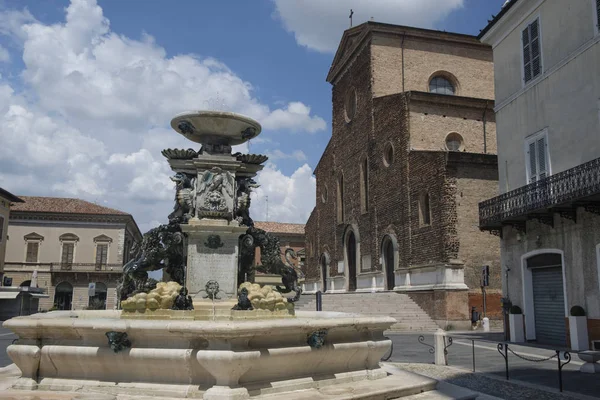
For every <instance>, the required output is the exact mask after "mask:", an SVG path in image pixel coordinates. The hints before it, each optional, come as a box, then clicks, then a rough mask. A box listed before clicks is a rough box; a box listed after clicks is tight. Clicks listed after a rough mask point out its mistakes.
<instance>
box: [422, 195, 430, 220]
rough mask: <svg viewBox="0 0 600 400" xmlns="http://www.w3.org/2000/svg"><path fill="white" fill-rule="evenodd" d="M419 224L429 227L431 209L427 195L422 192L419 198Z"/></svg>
mask: <svg viewBox="0 0 600 400" xmlns="http://www.w3.org/2000/svg"><path fill="white" fill-rule="evenodd" d="M419 224H420V225H431V207H430V204H429V193H427V192H424V193H422V194H421V196H419Z"/></svg>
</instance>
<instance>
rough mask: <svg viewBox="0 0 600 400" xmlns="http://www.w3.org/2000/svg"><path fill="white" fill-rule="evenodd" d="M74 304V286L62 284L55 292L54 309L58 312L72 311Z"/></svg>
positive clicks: (67, 283)
mask: <svg viewBox="0 0 600 400" xmlns="http://www.w3.org/2000/svg"><path fill="white" fill-rule="evenodd" d="M72 302H73V286H72V285H71V284H70V283H69V282H61V283H59V284H58V286H56V289H55V290H54V307H56V309H58V310H70V309H71V303H72Z"/></svg>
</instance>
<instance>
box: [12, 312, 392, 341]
mask: <svg viewBox="0 0 600 400" xmlns="http://www.w3.org/2000/svg"><path fill="white" fill-rule="evenodd" d="M90 313H102V314H103V315H104V316H103V317H99V318H90V317H88V316H89V314H90ZM120 313H121V311H119V310H106V311H91V310H75V311H52V312H48V313H38V314H33V315H29V316H22V317H15V318H12V319H9V320H7V321H5V322H4V324H3V326H4V327H5V328H8V329H10V330H11V331H13V332H15V333H16V334H17V335H19V336H20V337H21V338H26V337H29V338H31V337H39V336H40V335H38V333H40V334H41V333H43V335H42V336H44V337H52V336H55V335H54V334H53V333H55V334H56V336H61V331H62V329H74V330H77V331H78V332H80V333H81V332H82V331H90V332H98V331H100V330H101V331H104V330H105V331H107V332H108V331H120V332H130V333H134V332H144V331H146V332H153V333H155V334H171V335H173V334H175V335H176V334H194V335H202V336H204V337H228V338H234V337H242V336H255V335H260V334H266V333H269V334H272V333H273V331H277V332H278V333H297V332H298V330H302V331H306V332H311V331H315V330H319V329H330V330H331V329H336V328H338V329H344V328H351V327H353V328H355V329H367V330H386V329H389V327H390V326H391V325H393V324H394V323H396V322H397V321H396V320H395V319H394V318H392V317H387V316H368V315H361V314H348V313H338V312H327V311H320V312H317V311H298V312H296V318H282V319H275V318H274V319H264V320H248V321H243V320H242V321H240V320H235V321H189V320H136V319H120V318H119V315H120ZM86 314H87V315H88V316H86V317H84V318H74V316H76V315H77V316H85V315H86ZM48 328H50V329H48ZM61 328H62V329H61ZM42 331H43V332H42ZM34 332H35V334H33V335H32V333H34Z"/></svg>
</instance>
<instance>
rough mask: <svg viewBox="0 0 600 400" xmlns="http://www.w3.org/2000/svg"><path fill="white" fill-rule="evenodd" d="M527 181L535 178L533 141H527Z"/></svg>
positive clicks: (535, 162) (532, 180) (535, 164)
mask: <svg viewBox="0 0 600 400" xmlns="http://www.w3.org/2000/svg"><path fill="white" fill-rule="evenodd" d="M527 154H528V155H529V182H535V181H536V180H537V161H536V159H537V157H536V151H535V142H531V143H529V150H528V151H527Z"/></svg>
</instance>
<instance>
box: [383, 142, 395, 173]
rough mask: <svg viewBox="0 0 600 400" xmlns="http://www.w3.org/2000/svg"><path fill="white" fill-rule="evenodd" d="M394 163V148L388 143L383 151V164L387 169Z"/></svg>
mask: <svg viewBox="0 0 600 400" xmlns="http://www.w3.org/2000/svg"><path fill="white" fill-rule="evenodd" d="M393 162H394V146H392V144H391V143H388V144H387V145H386V146H385V149H384V150H383V164H384V165H385V166H386V167H389V166H390V165H392V163H393Z"/></svg>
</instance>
